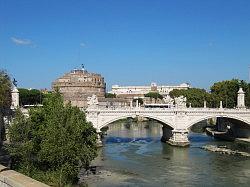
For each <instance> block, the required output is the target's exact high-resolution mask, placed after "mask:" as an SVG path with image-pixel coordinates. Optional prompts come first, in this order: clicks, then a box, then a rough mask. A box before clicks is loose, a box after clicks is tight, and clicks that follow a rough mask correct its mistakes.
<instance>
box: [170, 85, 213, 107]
mask: <svg viewBox="0 0 250 187" xmlns="http://www.w3.org/2000/svg"><path fill="white" fill-rule="evenodd" d="M169 95H170V97H172V98H175V97H180V96H181V95H183V96H184V97H186V98H187V105H188V104H189V103H191V104H192V107H203V106H204V101H208V105H209V103H210V102H209V100H210V96H209V93H207V92H206V90H204V89H199V88H189V89H187V90H178V89H174V90H172V91H171V92H170V93H169Z"/></svg>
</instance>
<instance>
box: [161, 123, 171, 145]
mask: <svg viewBox="0 0 250 187" xmlns="http://www.w3.org/2000/svg"><path fill="white" fill-rule="evenodd" d="M171 136H173V133H172V128H170V127H168V126H165V125H163V126H162V137H161V141H162V142H164V143H166V142H167V141H168V140H169V139H170V138H171Z"/></svg>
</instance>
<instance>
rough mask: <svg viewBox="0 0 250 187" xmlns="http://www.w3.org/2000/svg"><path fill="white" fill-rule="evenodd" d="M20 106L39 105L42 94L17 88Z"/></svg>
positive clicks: (34, 90)
mask: <svg viewBox="0 0 250 187" xmlns="http://www.w3.org/2000/svg"><path fill="white" fill-rule="evenodd" d="M18 91H19V97H20V105H21V106H23V105H36V104H41V103H42V101H43V98H44V94H43V93H42V92H41V91H40V90H36V89H31V90H29V89H25V88H19V89H18Z"/></svg>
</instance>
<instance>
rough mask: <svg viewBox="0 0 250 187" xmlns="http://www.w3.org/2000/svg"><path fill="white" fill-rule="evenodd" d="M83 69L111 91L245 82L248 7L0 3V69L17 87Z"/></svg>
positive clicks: (81, 0) (139, 0) (217, 2)
mask: <svg viewBox="0 0 250 187" xmlns="http://www.w3.org/2000/svg"><path fill="white" fill-rule="evenodd" d="M81 64H84V66H85V68H86V69H87V70H88V71H89V72H96V73H100V74H101V75H102V76H103V77H104V78H105V81H106V84H107V87H108V90H109V89H110V88H111V86H112V85H114V84H116V85H117V84H118V85H150V84H151V82H156V83H157V84H158V85H177V84H180V83H183V82H187V83H190V84H191V85H192V87H200V88H205V89H209V87H210V86H211V85H212V84H213V83H214V82H217V81H221V80H228V79H232V78H238V79H242V80H246V81H248V79H249V78H248V76H249V73H248V72H249V66H250V1H249V0H209V1H208V0H207V1H203V0H188V1H187V0H70V1H69V0H0V69H5V70H6V71H7V72H8V73H9V74H10V75H11V76H12V77H14V78H15V79H16V80H17V81H18V86H19V87H25V88H37V89H40V88H48V89H50V88H51V83H52V81H53V80H55V79H56V78H58V77H60V76H62V75H63V74H64V73H66V72H69V71H70V70H72V69H74V68H76V67H80V66H81Z"/></svg>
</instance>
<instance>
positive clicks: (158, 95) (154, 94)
mask: <svg viewBox="0 0 250 187" xmlns="http://www.w3.org/2000/svg"><path fill="white" fill-rule="evenodd" d="M144 96H145V97H150V98H154V99H163V96H162V95H161V94H159V93H158V92H149V93H147V94H145V95H144Z"/></svg>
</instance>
